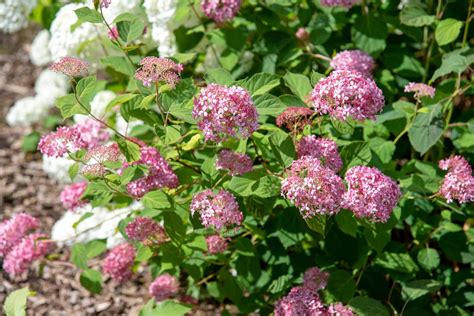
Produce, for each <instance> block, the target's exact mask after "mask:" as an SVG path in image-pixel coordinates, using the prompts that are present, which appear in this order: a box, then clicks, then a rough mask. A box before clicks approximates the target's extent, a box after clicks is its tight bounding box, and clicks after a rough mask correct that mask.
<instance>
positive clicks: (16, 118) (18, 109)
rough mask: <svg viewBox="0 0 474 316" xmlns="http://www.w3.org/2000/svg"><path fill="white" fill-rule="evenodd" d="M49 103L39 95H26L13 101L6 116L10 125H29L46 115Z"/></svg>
mask: <svg viewBox="0 0 474 316" xmlns="http://www.w3.org/2000/svg"><path fill="white" fill-rule="evenodd" d="M50 108H51V105H50V104H49V103H48V101H47V100H44V99H43V98H41V97H40V96H34V97H26V98H22V99H20V100H18V101H16V102H15V104H14V105H13V107H11V108H10V110H9V111H8V114H7V116H6V121H7V123H8V125H10V126H24V127H26V126H31V125H32V124H33V123H36V122H39V121H41V120H43V119H45V118H46V117H47V116H48V112H49V109H50Z"/></svg>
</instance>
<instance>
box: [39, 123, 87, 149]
mask: <svg viewBox="0 0 474 316" xmlns="http://www.w3.org/2000/svg"><path fill="white" fill-rule="evenodd" d="M86 147H87V143H86V142H85V141H84V140H83V139H82V137H81V134H80V133H79V131H78V130H77V129H76V128H73V127H66V126H62V127H59V128H58V129H57V130H56V132H52V133H49V134H47V135H44V136H43V137H41V139H40V141H39V144H38V148H39V150H40V151H41V153H42V154H43V155H46V156H48V157H63V156H64V155H66V154H67V153H72V152H75V151H78V150H80V149H83V148H86Z"/></svg>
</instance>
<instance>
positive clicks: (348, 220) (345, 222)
mask: <svg viewBox="0 0 474 316" xmlns="http://www.w3.org/2000/svg"><path fill="white" fill-rule="evenodd" d="M336 223H337V226H338V227H339V229H340V230H342V231H343V232H344V233H346V234H347V235H350V236H352V237H355V236H356V235H357V220H356V219H355V218H354V214H353V213H352V212H349V211H346V210H342V211H340V212H339V213H337V215H336Z"/></svg>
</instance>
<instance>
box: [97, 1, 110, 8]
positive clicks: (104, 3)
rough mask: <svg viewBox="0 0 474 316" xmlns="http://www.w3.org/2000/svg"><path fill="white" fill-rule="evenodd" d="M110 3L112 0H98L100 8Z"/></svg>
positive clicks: (106, 6)
mask: <svg viewBox="0 0 474 316" xmlns="http://www.w3.org/2000/svg"><path fill="white" fill-rule="evenodd" d="M111 3H112V0H100V6H101V7H102V8H108V7H109V5H110V4H111Z"/></svg>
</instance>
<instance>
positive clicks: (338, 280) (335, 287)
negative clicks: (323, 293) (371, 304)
mask: <svg viewBox="0 0 474 316" xmlns="http://www.w3.org/2000/svg"><path fill="white" fill-rule="evenodd" d="M355 290H356V284H355V282H354V280H353V278H352V275H351V274H350V273H348V272H346V271H344V270H336V271H330V276H329V280H328V285H327V291H328V292H329V294H330V295H331V296H332V298H333V299H335V300H337V301H340V302H343V303H347V302H348V301H349V300H350V299H351V298H352V296H354V293H355Z"/></svg>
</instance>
